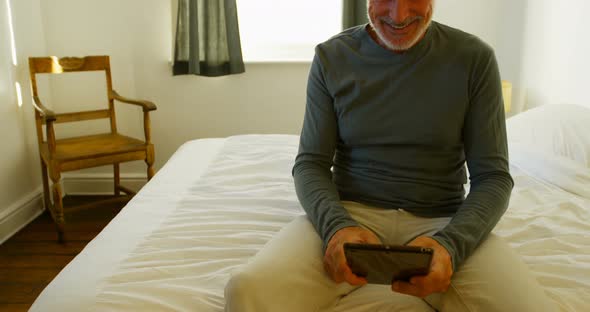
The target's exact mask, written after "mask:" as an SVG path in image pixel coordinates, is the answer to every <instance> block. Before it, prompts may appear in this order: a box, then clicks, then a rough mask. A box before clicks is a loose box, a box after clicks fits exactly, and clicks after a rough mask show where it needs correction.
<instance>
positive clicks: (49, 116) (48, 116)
mask: <svg viewBox="0 0 590 312" xmlns="http://www.w3.org/2000/svg"><path fill="white" fill-rule="evenodd" d="M33 106H34V107H35V109H36V110H37V111H38V112H39V113H40V114H41V116H42V117H43V119H44V120H45V121H46V122H52V121H55V120H56V117H55V113H54V112H53V111H52V110H50V109H49V108H47V107H45V105H43V103H41V99H39V97H38V96H34V97H33Z"/></svg>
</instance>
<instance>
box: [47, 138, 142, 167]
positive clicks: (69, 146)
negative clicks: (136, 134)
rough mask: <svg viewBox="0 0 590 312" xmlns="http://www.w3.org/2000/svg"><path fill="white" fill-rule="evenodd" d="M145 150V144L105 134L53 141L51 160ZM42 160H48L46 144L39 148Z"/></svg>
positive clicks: (63, 160)
mask: <svg viewBox="0 0 590 312" xmlns="http://www.w3.org/2000/svg"><path fill="white" fill-rule="evenodd" d="M144 150H146V143H145V142H144V141H141V140H137V139H134V138H130V137H127V136H124V135H120V134H113V133H106V134H97V135H89V136H81V137H75V138H68V139H61V140H56V141H55V154H54V155H53V158H52V159H53V160H56V161H58V162H65V161H74V160H83V159H88V158H95V157H102V156H110V155H116V154H124V153H129V152H137V151H144ZM41 154H42V156H43V158H44V159H46V160H47V159H49V149H48V146H47V143H43V144H42V146H41Z"/></svg>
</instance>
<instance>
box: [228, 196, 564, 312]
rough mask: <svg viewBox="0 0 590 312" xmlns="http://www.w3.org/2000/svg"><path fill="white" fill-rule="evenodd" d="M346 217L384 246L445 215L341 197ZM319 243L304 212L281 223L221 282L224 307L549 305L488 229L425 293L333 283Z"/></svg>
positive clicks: (431, 227) (429, 228) (430, 227)
mask: <svg viewBox="0 0 590 312" xmlns="http://www.w3.org/2000/svg"><path fill="white" fill-rule="evenodd" d="M343 205H344V206H345V208H346V209H347V210H348V212H349V213H350V215H351V216H352V217H353V218H354V219H355V220H357V221H358V222H359V223H360V224H361V225H362V226H363V227H365V228H368V229H370V230H371V231H373V232H374V233H375V234H377V236H379V238H380V239H381V240H382V241H383V242H384V243H387V244H406V243H408V242H409V241H411V240H412V239H414V238H415V237H417V236H420V235H424V234H433V233H435V232H436V231H438V230H439V229H441V228H442V227H444V226H445V225H446V224H447V223H448V222H449V220H450V218H420V217H416V216H414V215H412V214H410V213H408V212H406V211H403V210H391V209H381V208H374V207H369V206H366V205H362V204H359V203H356V202H343ZM322 258H323V254H322V242H321V240H320V238H319V236H318V234H317V233H316V231H315V229H314V228H313V226H312V225H311V223H310V222H309V220H308V219H307V217H306V216H301V217H298V218H297V219H295V220H294V221H293V222H291V223H290V224H288V225H287V226H286V227H285V228H283V229H282V230H281V231H280V232H279V233H278V234H277V235H276V236H275V237H274V238H273V239H272V240H271V241H270V242H269V243H268V244H267V245H266V246H265V247H264V248H263V249H262V250H261V251H260V252H259V253H258V254H257V255H256V256H255V257H253V258H252V259H251V261H250V262H249V263H248V264H247V265H246V266H245V267H244V268H243V269H242V271H240V272H237V273H236V274H234V275H233V276H232V277H231V279H230V281H229V282H228V284H227V286H226V288H225V299H226V307H225V309H226V311H237V312H242V311H248V312H249V311H255V312H264V311H281V312H282V311H302V312H307V311H436V310H438V311H502V312H508V311H517V312H521V311H535V312H540V311H554V310H555V308H554V306H553V303H552V302H551V301H550V299H548V298H547V296H546V295H545V294H544V292H543V290H542V289H541V287H540V286H539V284H538V283H537V281H536V280H535V279H534V277H532V275H531V274H530V273H529V271H528V268H527V266H526V265H525V264H524V263H523V262H522V261H521V260H520V259H519V257H518V256H517V255H516V254H515V253H514V251H512V250H511V249H510V247H509V246H508V245H507V244H506V243H505V242H503V241H502V240H501V239H500V238H499V237H497V236H495V235H493V234H491V235H490V236H488V238H487V239H486V240H485V241H484V242H483V243H482V244H481V245H480V246H479V248H478V249H477V250H476V251H475V252H474V254H473V255H472V256H471V257H469V259H467V261H465V263H464V264H463V265H462V266H461V268H460V269H459V270H458V272H456V273H455V274H454V275H453V278H452V280H451V287H450V288H449V290H448V291H447V292H446V293H443V294H434V295H431V296H429V297H427V298H426V299H424V300H423V299H420V298H417V297H413V296H407V295H403V294H399V293H395V292H393V291H391V288H390V287H389V286H384V285H366V286H363V287H356V286H351V285H349V284H347V283H340V284H337V283H335V282H334V281H332V280H331V279H330V278H329V277H328V275H327V274H326V272H325V271H324V269H323V264H322Z"/></svg>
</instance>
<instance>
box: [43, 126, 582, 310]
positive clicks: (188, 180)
mask: <svg viewBox="0 0 590 312" xmlns="http://www.w3.org/2000/svg"><path fill="white" fill-rule="evenodd" d="M526 122H529V123H530V120H528V121H526ZM588 125H590V123H588ZM586 127H589V126H586ZM512 128H514V129H517V128H518V127H516V126H514V127H512ZM512 128H511V127H509V134H510V131H511V129H512ZM514 129H513V131H516V130H514ZM518 131H520V130H518ZM588 133H590V131H589V132H588ZM533 141H534V140H532V139H530V138H529V139H527V138H526V137H522V136H520V137H518V138H516V136H515V139H514V140H511V141H510V152H511V154H510V157H511V173H512V175H513V178H514V180H515V188H514V190H513V194H512V198H511V203H510V206H509V209H508V211H507V213H506V214H505V216H504V217H503V218H502V220H501V221H500V223H499V224H498V225H497V227H496V228H495V229H494V232H495V233H497V234H498V235H500V236H502V237H503V238H504V239H506V240H507V241H508V242H509V243H510V245H511V246H512V247H513V248H514V249H515V250H516V251H517V253H518V254H520V255H521V256H522V258H523V259H524V261H525V262H526V263H527V265H528V266H529V268H530V269H531V271H532V272H533V274H534V275H535V276H536V278H537V280H538V281H539V283H540V284H541V285H542V286H543V288H544V290H545V292H546V294H547V295H548V296H549V297H550V298H551V299H552V301H553V302H555V304H556V306H558V307H559V309H560V310H561V311H590V303H589V299H590V223H589V222H588V220H590V170H589V169H588V168H589V167H588V166H585V165H584V163H583V161H579V159H574V158H572V157H568V156H571V155H569V154H568V155H565V154H556V153H551V152H550V151H549V150H550V149H542V148H539V146H538V145H539V144H534V142H533ZM545 141H546V140H545ZM297 145H298V137H297V136H293V135H240V136H233V137H228V138H218V139H199V140H194V141H189V142H187V143H185V144H184V145H182V146H181V147H180V148H179V149H178V150H177V152H176V153H175V154H174V155H173V156H172V157H171V159H170V160H169V161H168V162H167V163H166V165H165V166H163V168H162V169H161V170H160V171H159V172H158V174H157V175H156V176H155V177H154V178H153V179H152V180H151V181H150V182H149V183H148V184H147V185H146V186H145V187H144V188H143V189H142V190H141V191H140V192H139V193H138V194H137V195H136V196H135V197H134V198H133V199H132V200H131V201H130V202H129V203H128V204H127V206H126V207H125V208H124V209H123V210H122V211H121V212H120V213H119V215H117V217H116V218H114V219H113V220H112V222H111V223H110V224H109V225H108V226H107V227H106V228H105V229H104V230H103V231H102V232H101V233H100V234H99V235H98V236H97V237H96V238H95V239H94V240H93V241H91V242H90V243H89V244H88V245H87V246H86V248H85V249H84V250H83V251H82V252H81V253H80V254H79V255H78V256H77V257H76V258H75V259H74V260H72V262H71V263H70V264H68V265H67V266H66V267H65V268H64V269H63V270H62V272H61V273H60V274H59V275H58V276H57V277H56V278H55V279H54V280H53V281H52V282H51V283H50V284H49V285H48V286H47V288H46V289H45V290H44V291H43V292H42V293H41V295H40V296H39V297H38V298H37V300H36V301H35V303H34V304H33V306H32V308H31V311H60V312H61V311H223V305H224V298H223V289H224V285H225V283H226V282H227V280H228V279H229V277H230V275H231V273H232V272H233V271H234V270H236V269H239V268H240V267H241V266H242V265H244V264H245V263H246V262H247V261H248V259H249V258H250V257H252V256H253V255H254V254H256V252H257V251H258V250H259V249H260V248H261V247H262V246H263V245H264V244H265V243H266V242H267V241H268V240H269V239H270V238H271V237H272V236H273V235H274V234H275V233H276V232H277V231H278V230H279V229H281V228H282V227H283V226H284V225H285V224H287V223H288V222H290V221H291V220H292V219H294V218H295V217H296V216H298V215H301V214H303V211H302V209H301V207H300V205H299V203H298V201H297V197H296V195H295V191H294V186H293V181H292V178H291V168H292V165H293V160H294V158H295V155H296V152H297ZM533 145H535V146H533ZM588 148H589V149H590V145H589V146H588ZM467 187H468V185H467ZM372 290H373V289H371V291H372ZM382 291H383V290H382V289H379V288H378V287H376V288H375V289H374V293H375V294H379V292H382ZM350 299H351V300H347V301H346V302H344V301H343V302H342V305H341V306H340V307H339V309H340V310H347V311H374V310H375V305H374V303H373V305H371V306H370V307H369V306H363V305H362V304H361V305H359V304H355V305H354V308H353V307H352V306H350V307H347V306H346V304H349V303H350V302H354V298H350Z"/></svg>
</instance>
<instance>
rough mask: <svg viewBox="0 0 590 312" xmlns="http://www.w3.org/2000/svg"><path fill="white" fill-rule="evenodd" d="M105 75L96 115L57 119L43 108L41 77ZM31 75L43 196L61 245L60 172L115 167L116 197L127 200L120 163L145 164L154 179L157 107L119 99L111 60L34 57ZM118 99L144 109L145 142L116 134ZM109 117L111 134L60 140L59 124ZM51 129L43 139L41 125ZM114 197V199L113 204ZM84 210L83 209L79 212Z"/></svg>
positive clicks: (77, 114) (59, 116) (130, 193)
mask: <svg viewBox="0 0 590 312" xmlns="http://www.w3.org/2000/svg"><path fill="white" fill-rule="evenodd" d="M86 71H104V72H105V75H106V86H107V97H108V108H107V109H101V110H93V111H83V112H74V113H63V114H55V113H54V112H53V111H51V110H49V109H48V108H47V107H45V106H44V105H43V103H42V102H41V99H39V94H38V91H37V80H36V75H37V74H61V73H67V72H86ZM29 73H30V78H31V86H32V90H33V100H34V106H35V125H36V128H37V138H38V143H39V153H40V156H41V173H42V180H43V196H44V202H45V208H46V209H47V210H49V211H50V212H51V216H52V217H53V219H54V221H55V223H56V225H57V232H58V239H59V241H60V242H63V241H64V232H65V218H64V207H63V201H62V195H63V190H62V187H61V185H60V183H59V182H60V178H61V173H62V172H64V171H71V170H78V169H83V168H90V167H96V166H103V165H110V164H112V165H113V168H114V180H115V181H114V182H115V183H114V193H115V195H116V196H115V197H114V198H115V199H116V198H120V197H121V196H118V195H120V194H121V192H123V193H125V194H126V197H128V198H129V197H131V196H133V195H134V194H135V193H134V192H133V191H131V190H130V189H128V188H125V187H123V186H121V184H120V176H119V163H122V162H126V161H132V160H144V161H145V162H146V164H147V166H148V169H147V177H148V180H149V179H151V178H152V176H153V175H154V145H153V144H152V143H151V141H150V140H151V138H150V115H149V112H150V111H153V110H155V109H156V105H154V103H152V102H148V101H141V100H132V99H128V98H125V97H122V96H120V95H119V94H118V93H117V92H115V90H113V88H112V82H111V68H110V62H109V57H108V56H87V57H83V58H77V57H65V58H57V57H55V56H51V57H31V58H29ZM115 100H117V101H119V102H121V103H127V104H133V105H137V106H140V107H142V108H143V118H144V133H145V141H141V140H137V139H134V138H131V137H127V136H124V135H121V134H119V133H118V132H117V123H116V119H115V109H114V102H115ZM102 118H105V119H106V118H108V119H109V121H110V128H111V129H110V132H109V133H103V134H97V135H88V136H81V137H75V138H68V139H58V140H56V138H55V131H54V125H55V124H58V123H66V122H73V121H85V120H92V119H102ZM43 125H45V127H46V131H45V133H46V137H47V138H46V139H44V137H43V129H42V126H43ZM48 171H49V177H50V178H51V181H52V182H53V185H52V186H51V189H52V194H53V202H52V201H51V196H50V193H49V181H48V179H47V175H48V174H47V172H48ZM112 200H113V198H111V199H109V201H112ZM103 202H104V201H101V202H95V203H91V204H89V205H85V206H86V207H83V208H87V207H88V206H96V205H100V204H101V203H103ZM78 208H80V207H78Z"/></svg>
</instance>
